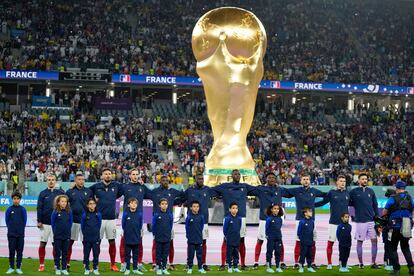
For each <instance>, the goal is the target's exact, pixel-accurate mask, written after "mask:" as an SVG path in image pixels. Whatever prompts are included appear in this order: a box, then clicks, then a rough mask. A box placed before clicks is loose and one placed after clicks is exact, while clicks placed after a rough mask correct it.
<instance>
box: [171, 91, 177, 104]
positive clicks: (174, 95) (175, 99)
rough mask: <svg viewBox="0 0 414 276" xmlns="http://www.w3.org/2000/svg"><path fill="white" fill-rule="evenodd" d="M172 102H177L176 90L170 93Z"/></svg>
mask: <svg viewBox="0 0 414 276" xmlns="http://www.w3.org/2000/svg"><path fill="white" fill-rule="evenodd" d="M172 102H173V104H177V92H174V93H173V94H172Z"/></svg>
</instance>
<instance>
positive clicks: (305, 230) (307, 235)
mask: <svg viewBox="0 0 414 276" xmlns="http://www.w3.org/2000/svg"><path fill="white" fill-rule="evenodd" d="M302 214H303V217H304V218H303V219H302V220H301V221H300V222H299V225H298V233H297V235H298V237H299V240H300V257H299V265H300V266H299V272H300V273H303V265H304V264H305V258H306V262H307V263H308V271H309V272H316V271H315V270H314V269H313V268H312V246H313V244H314V239H313V236H314V230H315V222H314V220H313V218H312V214H313V211H312V209H311V208H306V207H305V208H303V210H302Z"/></svg>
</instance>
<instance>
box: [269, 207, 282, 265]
mask: <svg viewBox="0 0 414 276" xmlns="http://www.w3.org/2000/svg"><path fill="white" fill-rule="evenodd" d="M266 214H267V218H266V225H265V233H266V239H267V251H266V264H267V269H266V272H268V273H275V271H274V270H273V269H272V255H273V254H274V255H275V264H276V271H277V272H283V270H282V269H281V268H280V256H281V252H282V230H281V229H282V225H283V219H282V217H283V209H282V206H280V205H278V204H274V205H270V206H269V207H268V208H267V210H266Z"/></svg>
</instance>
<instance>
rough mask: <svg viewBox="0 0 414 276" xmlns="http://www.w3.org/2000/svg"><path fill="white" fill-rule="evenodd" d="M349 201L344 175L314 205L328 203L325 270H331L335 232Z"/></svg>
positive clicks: (319, 205)
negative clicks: (333, 187)
mask: <svg viewBox="0 0 414 276" xmlns="http://www.w3.org/2000/svg"><path fill="white" fill-rule="evenodd" d="M349 200H350V196H349V192H348V191H347V190H346V178H345V176H344V175H339V176H338V178H337V180H336V189H334V190H330V191H329V192H328V193H327V194H326V196H325V198H324V199H323V200H322V201H319V202H316V203H315V207H321V206H323V205H325V204H327V203H330V213H331V215H330V217H329V226H328V243H327V246H326V257H327V259H328V266H327V268H326V269H327V270H330V269H332V252H333V246H334V243H335V240H336V230H337V229H338V225H339V224H341V223H342V221H341V216H342V214H343V213H345V212H348V206H349Z"/></svg>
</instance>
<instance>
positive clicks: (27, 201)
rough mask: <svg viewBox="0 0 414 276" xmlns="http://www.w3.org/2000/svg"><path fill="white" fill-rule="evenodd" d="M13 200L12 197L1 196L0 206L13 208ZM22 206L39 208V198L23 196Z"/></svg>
mask: <svg viewBox="0 0 414 276" xmlns="http://www.w3.org/2000/svg"><path fill="white" fill-rule="evenodd" d="M12 204H13V200H12V198H11V197H10V196H0V206H11V205H12ZM20 204H21V205H22V206H37V197H35V196H23V198H22V200H21V201H20Z"/></svg>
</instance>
